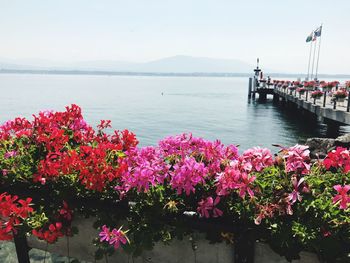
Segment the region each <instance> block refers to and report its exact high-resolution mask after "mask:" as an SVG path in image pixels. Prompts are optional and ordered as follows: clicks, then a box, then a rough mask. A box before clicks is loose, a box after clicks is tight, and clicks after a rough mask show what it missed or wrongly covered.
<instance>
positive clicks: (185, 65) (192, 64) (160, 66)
mask: <svg viewBox="0 0 350 263" xmlns="http://www.w3.org/2000/svg"><path fill="white" fill-rule="evenodd" d="M252 68H253V67H252V66H251V65H249V64H248V63H245V62H243V61H240V60H236V59H215V58H204V57H190V56H174V57H168V58H163V59H159V60H154V61H151V62H148V63H144V64H141V65H138V67H137V70H138V71H149V72H176V73H193V72H205V73H209V72H212V73H222V72H235V73H246V72H250V71H252Z"/></svg>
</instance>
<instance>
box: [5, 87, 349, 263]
mask: <svg viewBox="0 0 350 263" xmlns="http://www.w3.org/2000/svg"><path fill="white" fill-rule="evenodd" d="M274 84H275V85H281V87H282V86H290V85H293V86H300V85H302V84H301V83H297V82H294V83H291V82H288V81H275V82H274ZM300 89H305V88H300ZM110 127H111V122H110V121H109V120H103V121H101V122H100V124H99V125H98V127H97V129H96V130H94V129H93V128H92V127H91V126H90V125H89V124H87V123H86V122H85V121H84V119H83V117H82V115H81V109H80V108H79V107H78V106H76V105H72V106H70V107H67V108H66V110H65V111H64V112H50V111H46V112H41V113H39V114H38V115H35V116H34V120H33V121H28V120H26V119H24V118H16V119H15V120H13V121H8V122H6V123H5V124H4V125H2V126H1V127H0V167H1V169H0V174H1V177H0V186H1V188H3V189H8V191H10V190H11V191H13V192H11V193H10V194H8V193H3V194H1V195H0V240H8V239H11V238H12V235H13V233H15V234H16V233H17V232H20V231H23V232H24V233H25V234H32V235H34V236H36V237H38V238H39V239H43V240H46V241H47V242H48V243H53V242H55V241H56V240H57V239H58V238H60V237H62V236H70V235H72V233H73V232H74V231H75V230H74V228H72V227H71V222H72V220H73V208H72V207H74V209H75V211H80V212H83V213H84V211H85V210H86V215H91V212H92V211H93V213H94V215H95V214H96V216H97V217H98V222H99V224H100V225H103V226H102V227H101V231H100V234H99V237H100V238H99V240H100V242H98V245H99V247H100V248H101V247H102V248H103V249H106V250H105V251H110V250H108V249H109V246H113V247H114V248H115V249H116V248H119V247H120V246H121V245H122V246H123V247H124V245H125V246H127V245H128V244H127V243H128V242H129V241H128V238H127V236H126V233H127V232H128V231H130V234H129V236H130V238H132V240H131V241H132V242H133V244H132V246H130V247H128V249H129V250H132V249H134V251H135V253H136V252H139V251H140V250H139V247H138V246H143V245H144V247H146V248H149V247H150V246H152V244H154V243H155V242H156V241H159V240H160V239H162V240H164V241H168V240H170V239H172V238H174V237H175V236H176V235H177V234H178V237H182V236H183V235H185V234H188V233H189V230H188V229H186V227H184V225H183V224H184V223H185V222H188V220H187V219H188V218H187V216H188V212H190V214H191V215H192V216H193V218H191V220H192V219H193V220H197V219H198V218H200V220H203V221H204V220H207V219H210V222H216V223H217V222H219V223H221V222H230V224H232V222H237V223H238V224H240V225H242V226H245V225H248V227H249V228H250V229H252V230H254V231H257V234H259V233H261V232H263V235H264V238H266V239H265V240H269V242H272V243H273V244H275V245H276V244H278V245H277V246H279V247H280V248H281V249H282V250H281V251H284V252H283V253H285V254H288V253H295V251H298V249H300V248H303V249H304V248H305V249H309V250H313V249H317V251H322V253H329V254H331V252H332V251H330V250H329V249H328V250H327V246H326V245H323V243H322V242H318V241H319V240H323V239H325V238H328V237H332V240H338V241H339V240H345V239H346V240H347V241H346V242H349V243H350V239H349V238H348V237H347V236H346V233H348V232H349V228H350V219H349V218H350V217H349V209H348V208H349V204H350V194H349V191H350V179H349V177H348V174H347V173H348V172H349V171H350V152H349V150H348V149H346V148H341V147H338V148H336V149H335V150H334V151H331V152H330V153H328V155H327V157H326V158H325V159H324V160H318V161H317V162H313V163H311V160H310V156H309V154H310V151H309V149H308V147H307V146H304V145H295V146H292V147H286V148H283V147H282V149H281V151H280V152H279V153H278V154H277V155H276V156H275V157H274V156H273V155H272V153H271V151H270V150H268V149H266V148H259V147H253V148H251V149H248V150H246V151H243V153H241V154H240V153H239V152H238V149H237V147H236V146H235V145H228V146H225V145H224V144H222V143H221V142H220V141H218V140H216V141H209V140H205V139H203V138H197V137H194V136H192V134H186V133H185V134H180V135H176V136H170V137H167V138H165V139H163V140H161V141H159V143H158V145H156V146H148V147H142V148H140V147H138V146H137V143H138V142H137V139H136V137H135V135H134V134H133V133H131V132H129V131H127V130H125V131H122V132H120V131H115V132H114V133H106V131H105V129H108V128H110ZM18 189H25V190H26V191H27V192H28V193H30V192H31V193H32V195H30V194H28V195H27V194H26V195H25V196H31V197H32V198H33V203H34V204H33V207H32V206H31V202H32V199H31V198H28V199H24V200H22V199H19V198H18V197H17V196H15V195H13V193H14V194H17V191H18ZM3 191H4V190H3ZM67 193H73V194H71V196H69V199H68V200H67V199H66V198H68V194H67ZM18 194H19V193H18ZM64 200H67V202H66V201H64ZM71 201H72V202H71ZM105 202H106V204H108V206H107V207H108V208H107V209H106V207H103V206H101V207H100V204H102V203H103V204H104V203H105ZM109 202H110V203H109ZM68 203H69V204H70V205H72V207H70V206H69V205H68ZM86 204H89V205H86ZM110 204H111V205H110ZM90 205H91V207H90ZM92 206H94V207H92ZM112 206H113V208H114V206H115V208H116V209H110V208H111V207H112ZM33 208H35V209H33ZM119 208H121V209H120V210H119ZM106 210H108V211H106ZM38 211H40V213H39V212H38ZM96 211H97V213H95V212H96ZM100 213H101V215H100ZM183 219H184V220H183ZM113 220H116V221H117V222H114V221H113ZM121 221H122V222H124V221H126V223H127V225H128V229H129V230H128V231H123V230H122V229H121V228H119V229H111V228H109V227H107V225H119V224H120V222H121ZM254 223H255V224H254ZM22 226H23V227H22ZM177 226H179V227H178V228H177ZM182 231H183V232H182ZM140 232H142V233H140ZM22 234H23V233H22ZM210 236H220V235H210ZM257 236H258V235H257ZM147 242H148V243H147ZM324 242H328V241H327V240H325V241H324ZM150 243H151V244H150ZM315 245H316V246H317V248H315ZM290 247H292V249H290ZM338 248H339V247H338ZM339 249H340V250H341V253H342V255H343V254H344V255H347V254H348V253H350V251H349V249H348V246H341V247H340V248H339ZM325 251H326V252H325ZM106 253H107V252H106ZM328 258H330V259H333V258H332V256H330V255H328Z"/></svg>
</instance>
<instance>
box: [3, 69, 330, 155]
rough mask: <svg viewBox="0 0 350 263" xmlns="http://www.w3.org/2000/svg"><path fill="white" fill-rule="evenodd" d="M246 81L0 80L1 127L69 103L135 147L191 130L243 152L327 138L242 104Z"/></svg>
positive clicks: (284, 115) (271, 109)
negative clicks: (130, 135)
mask: <svg viewBox="0 0 350 263" xmlns="http://www.w3.org/2000/svg"><path fill="white" fill-rule="evenodd" d="M247 85H248V79H247V78H212V77H139V76H137V77H136V76H130V77H129V76H128V77H124V76H89V75H30V74H28V75H25V74H0V94H1V95H0V96H1V104H0V113H1V115H0V122H1V123H3V122H5V121H6V120H8V119H12V118H14V117H16V116H24V117H31V114H32V113H37V112H39V111H40V110H47V109H53V110H64V106H66V105H69V104H71V103H76V104H78V105H80V106H81V107H82V108H83V114H84V116H85V119H86V120H87V121H88V122H90V123H92V124H93V125H96V124H97V123H98V122H99V120H100V119H110V120H112V124H113V128H115V129H125V128H126V129H129V130H131V131H133V132H135V133H136V135H137V137H138V139H139V140H140V144H141V145H143V146H144V145H155V144H156V143H157V141H159V140H160V139H162V138H164V137H165V136H168V135H174V134H179V133H183V132H192V133H193V134H194V135H195V136H201V137H204V138H206V139H211V140H213V139H220V140H221V141H222V142H224V143H225V144H231V143H233V144H239V145H240V148H241V149H242V150H244V149H247V148H249V147H252V146H257V145H259V146H265V147H270V148H271V147H272V146H271V145H272V144H281V145H292V144H295V143H297V142H303V141H304V140H305V139H306V138H307V137H312V136H321V137H322V136H326V132H327V131H326V127H325V126H324V125H322V124H321V123H320V122H317V121H310V120H305V119H303V118H300V115H294V114H293V113H292V112H287V111H285V110H283V109H282V108H281V107H279V106H276V105H273V104H272V102H271V101H268V102H267V103H258V102H248V100H247Z"/></svg>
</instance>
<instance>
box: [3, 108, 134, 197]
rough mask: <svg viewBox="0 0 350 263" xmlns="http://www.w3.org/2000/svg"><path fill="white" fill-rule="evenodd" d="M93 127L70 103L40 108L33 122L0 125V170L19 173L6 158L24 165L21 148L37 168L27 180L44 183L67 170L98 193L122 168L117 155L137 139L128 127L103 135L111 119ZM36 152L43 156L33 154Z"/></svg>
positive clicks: (15, 121) (17, 119)
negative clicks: (0, 148) (0, 146)
mask: <svg viewBox="0 0 350 263" xmlns="http://www.w3.org/2000/svg"><path fill="white" fill-rule="evenodd" d="M98 127H99V128H98V132H97V133H96V132H95V131H94V129H93V128H92V127H91V126H89V125H88V124H87V123H86V122H85V120H84V119H83V117H82V114H81V109H80V107H78V106H77V105H74V104H73V105H72V106H70V107H66V111H64V112H51V111H45V112H40V113H39V114H38V115H34V120H33V121H32V122H30V121H28V120H26V119H24V118H16V119H15V120H14V121H9V122H6V123H5V124H4V125H2V126H1V127H0V144H2V143H1V142H3V145H4V148H5V149H6V148H10V149H9V150H8V151H6V152H4V153H3V154H4V155H3V159H1V158H0V164H1V167H3V169H2V173H3V174H4V173H5V174H8V173H9V171H11V172H12V173H14V174H15V175H17V176H19V174H21V171H16V170H14V169H13V168H14V166H19V165H14V163H13V162H10V161H7V159H18V160H20V161H21V163H20V165H21V166H23V165H25V163H23V159H24V158H21V157H23V156H20V155H19V154H18V153H17V151H16V150H17V149H18V148H19V149H21V148H24V149H21V150H22V152H24V153H28V152H29V153H30V154H31V157H30V159H28V158H26V160H29V161H31V162H32V163H29V164H28V165H30V166H31V167H33V166H35V170H36V172H35V173H32V174H29V177H31V178H26V179H27V180H28V179H32V180H33V181H34V182H39V183H41V184H43V185H44V184H46V183H47V181H48V180H54V181H55V180H58V179H59V178H60V177H61V176H65V175H67V174H71V175H74V176H75V178H76V179H77V180H78V181H79V182H80V183H81V184H82V185H83V186H85V187H86V188H87V189H89V190H97V191H102V189H103V188H104V187H105V186H106V184H108V183H110V182H112V181H113V180H115V179H116V178H118V177H119V176H120V172H121V169H124V168H121V167H120V166H119V162H120V159H122V158H119V157H120V156H121V155H120V153H121V152H123V151H126V150H128V149H129V148H132V147H135V146H136V145H137V140H136V137H135V135H134V134H133V133H131V132H129V131H127V130H124V131H122V132H119V131H115V132H114V134H113V135H107V134H106V133H104V132H103V130H104V129H106V128H108V127H110V121H101V123H100V125H99V126H98ZM23 141H24V142H25V143H23ZM29 147H31V149H28V148H29ZM12 148H14V149H12ZM35 152H40V153H42V154H41V155H39V156H35V155H34V153H35ZM0 157H1V151H0ZM33 157H34V158H33Z"/></svg>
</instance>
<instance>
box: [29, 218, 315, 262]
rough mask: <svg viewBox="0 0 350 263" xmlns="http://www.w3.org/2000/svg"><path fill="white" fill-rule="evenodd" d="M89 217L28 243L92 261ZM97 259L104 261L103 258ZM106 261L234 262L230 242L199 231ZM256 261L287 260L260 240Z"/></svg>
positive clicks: (306, 258)
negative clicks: (70, 229)
mask: <svg viewBox="0 0 350 263" xmlns="http://www.w3.org/2000/svg"><path fill="white" fill-rule="evenodd" d="M93 221H94V220H93V219H85V218H76V219H75V222H76V223H75V225H76V226H77V227H79V234H78V235H76V236H73V237H71V238H69V240H67V238H62V239H60V240H59V241H58V242H57V243H55V244H52V245H48V247H47V244H46V242H43V241H39V240H37V239H36V238H35V237H30V238H29V246H30V247H34V248H39V249H42V250H45V249H46V248H47V249H48V251H50V252H52V253H56V254H59V255H65V256H67V254H68V248H67V245H68V243H67V242H69V255H70V256H71V257H74V258H77V259H79V260H84V261H87V262H94V252H95V250H96V247H95V246H94V245H93V244H92V240H93V239H94V238H96V237H97V236H98V232H97V230H96V229H94V228H93V227H92V225H93ZM100 262H106V261H105V259H103V260H101V261H100ZM108 262H118V263H194V262H195V263H226V262H227V263H229V262H230V263H231V262H234V245H231V244H226V243H224V242H222V243H216V244H209V242H208V241H207V240H206V239H205V238H204V236H203V235H202V234H196V235H195V236H194V237H193V240H190V239H189V238H185V239H184V240H181V241H180V240H174V241H172V242H171V243H170V244H167V245H165V244H163V243H157V244H156V245H155V247H154V249H153V250H151V251H145V252H144V253H143V254H142V255H141V256H140V257H137V258H132V257H131V256H129V255H127V254H126V253H124V252H123V250H122V249H119V250H117V251H116V253H115V254H114V255H113V256H112V257H109V259H108ZM255 262H256V263H287V262H288V261H287V260H286V259H285V258H283V257H281V256H279V255H277V254H276V253H275V252H274V251H272V250H271V249H270V248H269V246H268V245H266V244H264V243H258V242H257V243H256V245H255ZM295 262H304V263H316V262H319V261H318V260H317V257H316V255H314V254H311V253H302V254H301V260H298V261H295Z"/></svg>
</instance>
